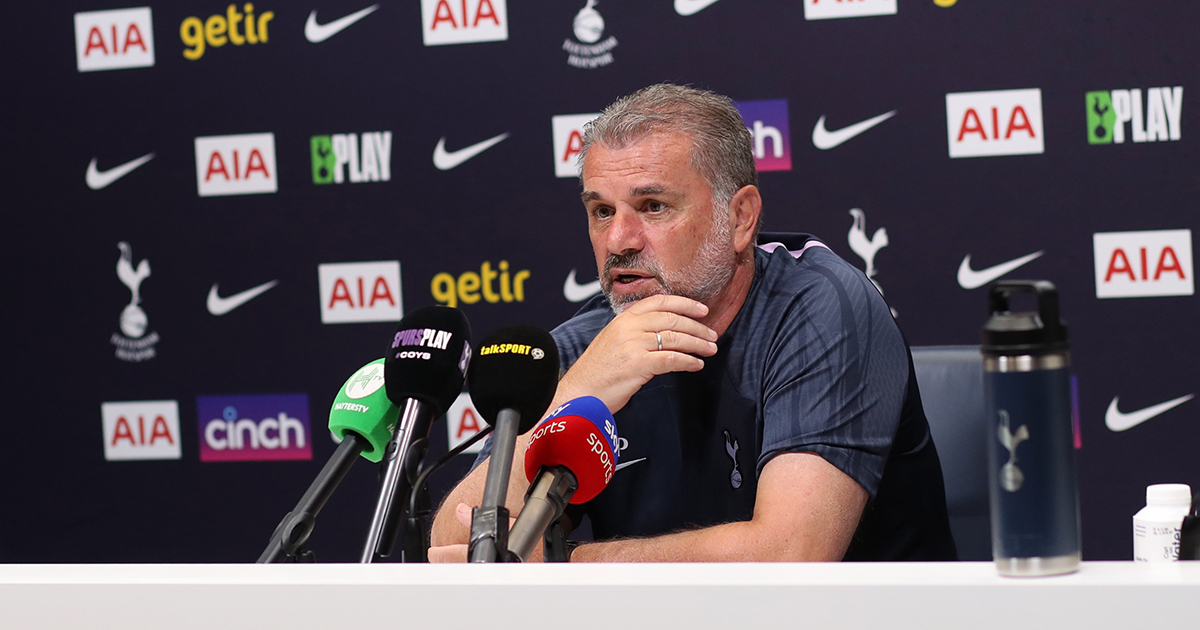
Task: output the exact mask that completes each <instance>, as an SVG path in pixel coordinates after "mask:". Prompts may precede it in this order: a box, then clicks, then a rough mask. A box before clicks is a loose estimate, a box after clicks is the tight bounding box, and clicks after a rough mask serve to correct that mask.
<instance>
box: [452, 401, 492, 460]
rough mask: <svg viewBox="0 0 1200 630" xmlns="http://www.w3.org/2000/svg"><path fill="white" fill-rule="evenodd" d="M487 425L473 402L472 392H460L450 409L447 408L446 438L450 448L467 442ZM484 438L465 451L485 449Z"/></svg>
mask: <svg viewBox="0 0 1200 630" xmlns="http://www.w3.org/2000/svg"><path fill="white" fill-rule="evenodd" d="M486 426H487V422H486V421H485V420H484V419H483V416H481V415H479V410H478V409H476V408H475V405H474V404H472V403H471V395H470V394H459V395H458V398H457V399H455V401H454V404H452V405H450V409H448V410H446V438H447V444H449V448H451V449H453V448H455V447H457V446H458V445H459V444H462V443H463V442H466V441H467V440H469V439H471V438H472V437H474V436H475V434H476V433H479V432H480V431H482V430H483V428H484V427H486ZM483 442H484V441H483V440H480V441H478V442H476V443H474V444H472V445H471V446H469V447H467V449H466V450H464V451H463V452H464V453H478V452H479V451H481V450H483Z"/></svg>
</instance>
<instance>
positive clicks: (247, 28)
mask: <svg viewBox="0 0 1200 630" xmlns="http://www.w3.org/2000/svg"><path fill="white" fill-rule="evenodd" d="M242 10H243V11H244V13H239V12H238V10H237V5H236V4H231V5H229V6H228V7H226V8H225V13H224V14H221V13H218V14H216V15H210V16H208V18H207V19H205V20H204V21H203V22H202V21H200V18H198V17H189V18H185V19H184V20H183V23H182V24H180V25H179V38H180V39H181V40H183V45H184V49H183V56H184V57H186V58H188V59H191V60H192V61H195V60H197V59H199V58H201V57H203V56H204V50H205V48H206V47H208V46H212V47H213V48H220V47H221V46H224V45H225V44H226V43H229V44H233V45H234V46H241V45H242V44H265V43H267V39H268V36H269V35H270V33H269V32H268V29H267V23H268V22H270V21H271V19H272V18H274V17H275V12H274V11H263V12H262V13H260V14H259V15H258V16H257V17H256V16H255V15H254V5H253V4H250V3H249V2H247V3H246V4H245V5H243V6H242Z"/></svg>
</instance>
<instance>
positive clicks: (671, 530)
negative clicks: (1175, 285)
mask: <svg viewBox="0 0 1200 630" xmlns="http://www.w3.org/2000/svg"><path fill="white" fill-rule="evenodd" d="M750 147H751V137H750V134H749V131H748V130H747V129H746V127H745V125H744V124H743V122H742V119H741V117H740V115H739V114H738V112H737V110H736V109H735V108H734V107H733V106H732V104H731V103H730V101H729V99H727V98H725V97H722V96H719V95H717V94H713V93H711V92H704V91H700V90H694V89H691V88H686V87H680V86H675V85H655V86H651V87H649V88H645V89H643V90H641V91H639V92H637V93H635V94H633V95H630V96H628V97H625V98H622V99H620V100H618V101H617V102H616V103H614V104H613V105H611V106H610V107H609V108H608V109H606V110H605V111H604V113H603V114H601V116H600V117H599V118H597V119H596V120H595V121H593V122H592V123H590V124H589V125H588V127H587V128H586V129H585V133H584V148H583V154H582V158H581V159H582V165H583V168H582V176H581V177H582V183H583V195H582V197H583V202H584V205H585V207H586V209H587V214H588V230H589V234H590V237H591V241H592V248H593V250H594V252H595V256H596V266H597V269H599V271H600V280H601V285H602V288H603V289H604V295H603V297H600V296H598V297H597V298H594V299H593V300H591V301H590V302H588V303H587V304H586V305H585V306H584V307H583V308H582V309H581V310H580V312H579V313H578V314H577V315H576V316H575V317H573V318H571V319H570V320H568V321H567V322H566V323H564V324H563V325H561V326H559V327H558V328H556V329H555V330H554V336H555V340H556V341H557V342H558V345H559V348H560V352H561V354H562V362H563V367H564V369H566V368H569V369H567V371H566V373H565V374H564V376H563V378H562V379H561V381H560V382H559V385H558V389H557V392H556V395H555V399H554V402H553V403H551V405H550V408H551V409H553V408H555V407H557V406H558V405H560V404H562V403H564V402H567V401H569V400H571V399H573V398H576V397H578V396H584V395H591V396H596V397H598V398H600V399H601V400H602V401H604V403H605V404H606V405H607V406H608V408H609V409H610V410H611V411H612V412H613V413H614V415H615V418H616V420H617V428H618V432H619V433H620V435H621V438H622V439H621V441H620V442H621V448H622V451H621V453H620V464H621V467H620V469H619V470H618V471H617V472H616V474H615V475H614V477H613V480H612V482H611V483H610V485H609V486H608V488H606V489H605V490H604V492H602V493H601V494H600V495H599V496H598V497H596V498H595V499H594V500H593V501H591V502H590V503H588V504H587V505H585V506H582V508H583V509H582V510H578V509H575V508H572V511H569V512H568V515H569V516H571V518H572V520H573V521H574V522H575V523H576V524H578V523H579V520H580V519H581V518H582V515H583V513H586V514H587V515H588V516H589V517H590V519H591V523H592V529H593V533H594V535H595V537H596V540H597V541H599V542H595V543H590V544H584V545H582V546H579V547H578V548H576V549H575V550H574V552H573V554H572V556H571V560H572V561H658V562H663V561H770V560H841V559H867V560H886V559H897V560H917V559H938V560H941V559H953V558H954V555H955V554H954V543H953V541H952V540H951V538H950V532H949V525H948V522H947V517H946V508H945V497H944V491H943V487H942V476H941V468H940V466H939V464H938V460H937V452H936V450H935V449H934V445H933V441H932V439H931V437H930V435H929V428H928V425H927V423H926V421H925V417H924V413H923V411H922V410H921V403H920V397H919V394H918V392H917V388H916V380H915V377H914V376H913V371H912V365H911V358H910V356H909V353H908V348H907V345H906V344H905V342H904V340H903V338H902V336H901V334H900V331H899V329H898V328H897V327H896V324H895V322H894V321H893V319H892V317H891V315H890V313H889V309H888V307H887V305H886V304H885V302H884V301H883V298H882V296H881V295H880V294H879V292H878V291H877V290H876V289H875V288H874V286H873V285H872V284H871V282H870V281H869V280H868V279H867V278H866V276H864V275H863V274H862V273H861V272H859V271H858V270H857V269H855V268H853V267H851V266H850V265H849V264H847V263H846V262H845V261H843V260H841V259H840V258H838V257H837V256H836V255H835V254H833V252H832V251H830V250H829V249H828V248H827V247H825V246H824V245H823V244H822V243H820V242H819V241H817V240H815V239H805V238H804V237H801V239H800V240H801V241H803V242H802V243H801V242H797V243H794V244H793V245H794V247H793V248H794V249H796V251H795V252H790V251H788V249H789V248H788V247H780V246H779V244H775V245H774V251H772V252H770V253H768V252H767V251H765V248H759V247H757V246H756V242H755V241H756V238H757V232H758V228H759V222H760V215H761V211H762V197H761V196H760V195H759V192H758V187H757V184H758V176H757V172H756V171H755V166H754V157H753V154H752V153H751V148H750ZM527 444H528V436H527V435H526V436H522V437H521V438H520V439H519V440H518V443H517V450H516V456H515V462H516V463H515V465H514V467H513V468H514V470H515V471H517V472H516V473H514V474H513V475H512V481H511V483H510V485H509V492H508V497H507V505H508V506H510V508H511V509H512V511H513V513H514V515H515V514H516V513H517V511H518V510H519V507H520V506H521V505H522V499H523V496H524V493H525V491H526V489H527V487H528V483H527V482H526V481H525V477H524V475H522V474H520V472H519V471H521V470H523V466H522V465H521V463H522V461H523V458H524V453H525V448H526V446H527ZM486 469H487V463H486V461H484V462H483V463H482V464H481V465H479V466H478V467H477V468H476V469H475V470H474V471H472V472H471V473H470V474H469V475H468V476H467V477H466V478H465V479H463V481H462V482H460V484H459V485H458V487H456V488H455V489H454V490H453V491H452V492H451V493H450V495H449V496H448V497H447V500H446V501H445V503H444V504H443V505H442V507H441V509H440V510H439V513H438V516H437V519H436V520H435V523H434V527H433V534H432V540H433V545H434V548H433V549H431V550H430V559H431V560H434V561H439V560H446V561H448V560H460V561H461V560H463V559H465V557H466V544H465V543H466V542H467V540H468V538H469V522H470V507H469V506H470V505H477V504H478V502H479V499H480V497H481V496H482V488H483V483H484V478H485V476H486Z"/></svg>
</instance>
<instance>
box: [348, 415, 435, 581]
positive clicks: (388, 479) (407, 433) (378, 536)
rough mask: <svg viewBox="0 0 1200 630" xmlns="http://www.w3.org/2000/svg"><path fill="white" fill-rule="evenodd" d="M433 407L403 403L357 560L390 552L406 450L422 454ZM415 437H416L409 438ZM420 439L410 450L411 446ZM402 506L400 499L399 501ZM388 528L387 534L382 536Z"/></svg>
mask: <svg viewBox="0 0 1200 630" xmlns="http://www.w3.org/2000/svg"><path fill="white" fill-rule="evenodd" d="M433 415H434V413H433V408H432V407H431V406H429V405H428V404H426V403H423V402H421V401H419V400H416V399H413V398H410V399H408V400H407V401H406V402H405V404H404V410H403V411H401V413H400V419H399V421H398V422H397V424H396V437H394V438H392V441H391V442H389V443H388V448H387V455H386V459H387V467H386V469H385V471H384V475H383V487H382V488H380V490H379V500H378V502H377V503H376V504H375V515H374V517H372V519H371V528H370V529H369V530H368V531H367V542H366V544H365V545H364V546H363V552H362V558H361V560H360V561H361V562H362V563H363V564H368V563H370V562H372V561H373V560H375V559H376V558H378V557H386V556H387V555H388V554H389V553H391V543H392V542H394V541H395V530H396V528H397V526H398V523H399V522H400V518H399V516H400V515H399V513H398V511H397V509H396V505H395V504H396V503H397V501H396V499H397V498H400V500H401V501H403V497H405V496H407V492H408V488H407V487H406V486H407V483H404V484H402V480H403V481H407V477H408V475H407V474H406V473H407V472H408V471H409V457H410V452H412V453H413V454H414V455H417V456H418V458H419V457H424V455H425V453H424V447H425V446H427V445H428V442H427V440H426V439H425V438H426V436H427V435H428V434H429V425H430V424H431V423H432V421H433ZM414 437H417V438H418V439H413V438H414ZM418 441H420V442H421V444H419V445H417V449H416V451H415V452H413V449H412V446H414V444H415V443H416V442H418ZM400 510H403V503H401V505H400ZM388 532H390V535H388V536H386V538H385V534H387V533H388Z"/></svg>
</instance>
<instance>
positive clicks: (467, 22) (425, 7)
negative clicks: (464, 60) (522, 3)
mask: <svg viewBox="0 0 1200 630" xmlns="http://www.w3.org/2000/svg"><path fill="white" fill-rule="evenodd" d="M421 31H422V33H423V34H424V36H425V45H426V46H438V45H441V44H468V43H471V42H499V41H504V40H506V39H508V8H507V6H506V5H505V0H421Z"/></svg>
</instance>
